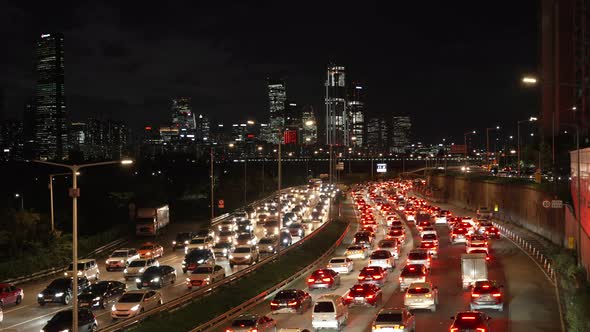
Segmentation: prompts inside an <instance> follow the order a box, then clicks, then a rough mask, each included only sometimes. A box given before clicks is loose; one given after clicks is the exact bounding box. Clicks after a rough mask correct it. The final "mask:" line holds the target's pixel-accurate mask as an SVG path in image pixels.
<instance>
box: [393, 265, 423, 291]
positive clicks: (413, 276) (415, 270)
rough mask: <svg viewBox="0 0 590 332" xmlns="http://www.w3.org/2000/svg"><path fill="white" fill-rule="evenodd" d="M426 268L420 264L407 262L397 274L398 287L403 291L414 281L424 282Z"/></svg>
mask: <svg viewBox="0 0 590 332" xmlns="http://www.w3.org/2000/svg"><path fill="white" fill-rule="evenodd" d="M427 276H428V269H427V268H426V266H424V265H422V264H408V265H406V266H404V268H403V269H402V272H401V273H400V275H399V289H400V291H402V292H403V291H405V290H406V289H407V288H408V287H410V285H411V284H412V283H414V282H426V277H427Z"/></svg>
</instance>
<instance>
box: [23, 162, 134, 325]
mask: <svg viewBox="0 0 590 332" xmlns="http://www.w3.org/2000/svg"><path fill="white" fill-rule="evenodd" d="M34 162H36V163H39V164H45V165H51V166H58V167H64V168H67V169H69V170H70V171H71V172H72V173H71V174H72V188H71V189H70V196H71V197H72V267H73V268H74V269H75V270H74V271H77V270H78V197H79V196H80V190H79V189H78V174H80V172H79V171H80V169H81V168H87V167H96V166H105V165H114V164H121V165H130V164H132V163H133V160H130V159H124V160H116V161H103V162H98V163H90V164H82V165H68V164H60V163H54V162H51V161H44V160H34ZM72 332H78V273H77V272H74V274H73V276H72Z"/></svg>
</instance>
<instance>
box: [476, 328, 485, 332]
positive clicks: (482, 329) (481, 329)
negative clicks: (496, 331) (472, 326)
mask: <svg viewBox="0 0 590 332" xmlns="http://www.w3.org/2000/svg"><path fill="white" fill-rule="evenodd" d="M475 331H477V332H486V329H485V328H483V327H478V328H477V329H476V330H475Z"/></svg>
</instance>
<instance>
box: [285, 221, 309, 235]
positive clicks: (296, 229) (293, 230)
mask: <svg viewBox="0 0 590 332" xmlns="http://www.w3.org/2000/svg"><path fill="white" fill-rule="evenodd" d="M287 229H288V230H289V233H290V234H291V237H299V238H302V237H304V236H305V228H304V227H303V225H302V224H301V223H298V222H295V223H292V224H291V225H289V227H287Z"/></svg>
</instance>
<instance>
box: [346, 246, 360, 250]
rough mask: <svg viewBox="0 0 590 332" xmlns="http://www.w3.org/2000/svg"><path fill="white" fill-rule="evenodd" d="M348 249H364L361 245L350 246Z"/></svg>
mask: <svg viewBox="0 0 590 332" xmlns="http://www.w3.org/2000/svg"><path fill="white" fill-rule="evenodd" d="M348 250H363V247H361V246H353V247H348Z"/></svg>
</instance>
